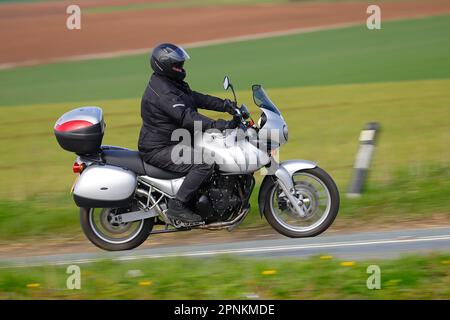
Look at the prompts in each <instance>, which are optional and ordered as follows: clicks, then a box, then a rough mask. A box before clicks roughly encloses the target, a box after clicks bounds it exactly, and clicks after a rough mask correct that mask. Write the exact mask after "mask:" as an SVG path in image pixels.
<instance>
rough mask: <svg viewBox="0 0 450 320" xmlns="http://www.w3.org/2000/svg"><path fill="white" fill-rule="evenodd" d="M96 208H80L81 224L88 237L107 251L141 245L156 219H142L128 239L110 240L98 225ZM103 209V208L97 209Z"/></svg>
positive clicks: (129, 248)
mask: <svg viewBox="0 0 450 320" xmlns="http://www.w3.org/2000/svg"><path fill="white" fill-rule="evenodd" d="M94 210H96V209H94V208H80V224H81V228H82V229H83V232H84V234H85V235H86V237H87V238H88V239H89V241H91V242H92V243H93V244H94V245H96V246H97V247H99V248H101V249H103V250H107V251H122V250H131V249H134V248H136V247H138V246H140V245H141V244H142V243H143V242H144V241H145V240H147V238H148V236H149V235H150V232H151V231H152V229H153V224H154V219H152V218H149V219H145V220H141V221H140V222H139V223H140V224H139V226H138V229H137V230H136V232H135V233H134V234H132V235H131V236H130V237H129V238H128V239H127V238H124V239H122V240H120V241H118V240H109V239H108V238H107V237H106V236H104V235H102V234H101V232H100V231H99V228H97V227H96V225H95V222H93V221H94V218H93V214H94ZM97 210H102V209H97Z"/></svg>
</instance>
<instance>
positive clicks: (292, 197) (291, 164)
mask: <svg viewBox="0 0 450 320" xmlns="http://www.w3.org/2000/svg"><path fill="white" fill-rule="evenodd" d="M315 167H317V165H316V164H315V163H314V162H311V161H308V160H287V161H283V162H280V163H277V162H276V161H275V160H274V159H273V158H272V159H271V163H270V169H269V173H268V176H266V177H265V178H264V180H263V183H262V185H261V189H260V190H261V191H260V197H259V206H260V212H261V214H262V213H263V211H264V206H265V197H267V196H268V194H266V193H267V192H268V188H269V187H270V180H272V179H271V178H270V176H269V175H274V176H275V177H276V179H277V181H278V184H279V186H280V188H281V190H283V192H284V194H285V195H286V197H287V198H288V200H289V202H290V203H291V205H292V208H293V209H294V210H295V212H296V213H297V214H298V215H299V216H300V217H302V218H303V217H305V216H306V212H305V210H303V208H302V201H301V200H300V199H299V198H298V197H297V194H296V190H295V186H294V180H293V176H294V174H295V173H296V172H298V171H301V170H307V169H313V168H315ZM272 181H273V180H272ZM272 183H273V182H272Z"/></svg>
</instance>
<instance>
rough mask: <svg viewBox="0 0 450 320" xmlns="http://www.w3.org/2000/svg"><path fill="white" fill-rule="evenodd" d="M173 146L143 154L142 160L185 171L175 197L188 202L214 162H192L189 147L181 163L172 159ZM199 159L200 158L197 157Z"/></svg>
mask: <svg viewBox="0 0 450 320" xmlns="http://www.w3.org/2000/svg"><path fill="white" fill-rule="evenodd" d="M174 147H175V146H169V147H167V148H163V149H160V150H158V152H156V153H153V154H152V155H149V156H144V157H143V158H144V161H146V162H147V163H149V164H151V165H153V166H155V167H159V168H161V169H165V170H168V171H173V172H182V173H187V175H186V177H185V178H184V181H183V183H182V184H181V186H180V189H178V192H177V195H176V199H178V200H180V201H182V202H188V201H189V200H191V198H192V196H193V194H194V193H195V191H197V190H198V188H199V187H200V185H201V184H202V183H203V181H205V180H206V179H207V178H208V177H210V176H211V174H212V173H213V171H214V164H206V163H199V164H195V163H194V157H195V156H194V154H195V153H194V149H192V148H190V150H189V151H190V152H189V157H190V159H189V160H188V161H186V162H188V163H182V162H181V161H178V160H175V161H173V155H172V150H173V148H174ZM199 159H201V158H199Z"/></svg>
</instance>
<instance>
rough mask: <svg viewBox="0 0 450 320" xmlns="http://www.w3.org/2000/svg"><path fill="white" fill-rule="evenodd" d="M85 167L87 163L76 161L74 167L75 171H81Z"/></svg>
mask: <svg viewBox="0 0 450 320" xmlns="http://www.w3.org/2000/svg"><path fill="white" fill-rule="evenodd" d="M84 168H86V164H84V163H78V162H75V163H74V164H73V167H72V171H73V173H81V172H83V170H84Z"/></svg>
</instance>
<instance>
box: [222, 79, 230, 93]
mask: <svg viewBox="0 0 450 320" xmlns="http://www.w3.org/2000/svg"><path fill="white" fill-rule="evenodd" d="M229 87H230V79H228V76H225V78H224V79H223V88H224V89H225V90H228V88H229Z"/></svg>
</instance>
